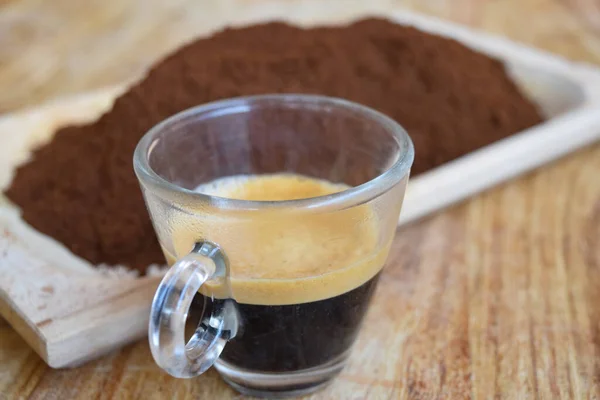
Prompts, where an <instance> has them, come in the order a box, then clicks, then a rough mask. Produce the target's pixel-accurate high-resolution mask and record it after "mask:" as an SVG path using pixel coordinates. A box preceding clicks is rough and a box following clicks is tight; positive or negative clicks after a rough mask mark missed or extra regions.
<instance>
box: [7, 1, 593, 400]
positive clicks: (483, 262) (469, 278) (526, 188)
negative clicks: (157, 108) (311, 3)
mask: <svg viewBox="0 0 600 400" xmlns="http://www.w3.org/2000/svg"><path fill="white" fill-rule="evenodd" d="M259 1H264V0H246V1H243V2H241V3H240V2H239V1H238V2H234V1H227V2H222V4H225V5H223V7H225V6H227V7H234V6H239V7H243V6H244V4H246V3H250V2H259ZM141 3H142V2H140V3H139V4H138V3H136V2H135V1H133V0H128V1H117V0H110V1H108V0H106V1H90V2H86V7H83V6H81V5H80V4H81V3H79V2H76V1H75V0H55V1H54V2H39V1H29V0H26V1H12V2H8V3H6V4H3V3H0V30H2V31H3V32H7V34H0V86H1V87H3V89H5V90H3V91H2V93H0V109H1V110H11V109H14V108H16V107H21V106H31V105H34V104H38V103H40V102H43V101H45V100H47V99H50V98H54V97H56V96H62V95H65V94H68V93H73V92H78V91H84V90H88V89H91V88H94V87H98V86H103V85H106V84H108V83H113V82H117V81H119V80H123V79H132V78H134V77H135V76H136V74H140V73H141V71H143V70H144V68H145V67H146V65H147V64H148V63H149V62H150V61H151V60H153V59H154V57H157V56H158V55H159V54H160V53H161V52H163V51H166V49H168V48H170V46H172V45H173V44H174V43H177V42H178V41H180V40H183V39H182V37H181V36H178V35H180V34H181V32H182V31H183V30H181V31H178V28H173V27H174V26H176V25H177V24H178V23H181V21H183V20H185V12H187V10H188V9H187V8H185V7H186V2H184V1H182V0H179V1H174V2H169V3H168V4H169V7H170V8H169V10H170V11H169V12H167V11H165V10H162V11H161V12H155V11H151V7H150V6H148V8H146V7H144V10H145V11H143V10H142V11H140V10H141ZM149 3H155V2H144V4H149ZM190 3H191V2H190ZM238 3H239V4H238ZM242 3H243V4H242ZM396 3H398V2H396ZM400 3H403V4H405V5H407V6H409V7H411V8H414V9H416V10H419V11H425V12H429V13H432V14H435V15H438V16H444V17H447V18H450V19H454V20H457V21H460V22H463V23H469V24H471V25H474V26H478V27H482V28H484V29H486V30H490V31H493V32H501V33H504V34H506V35H508V36H510V37H512V38H514V39H518V40H521V41H524V42H528V43H532V44H536V45H538V46H540V47H544V48H546V49H549V50H553V51H556V52H559V53H562V54H563V55H566V56H568V57H570V58H573V59H577V60H587V61H591V62H600V35H599V34H598V33H597V28H598V26H597V25H596V24H595V22H594V21H597V17H593V16H594V14H593V11H589V10H591V8H589V9H584V8H581V6H580V4H584V3H585V4H587V3H586V2H581V1H580V2H576V1H572V2H569V1H564V2H561V1H552V0H521V1H516V0H505V1H502V2H492V1H475V0H473V1H466V0H463V1H461V2H454V1H452V2H451V1H437V0H428V1H414V0H413V1H401V2H400ZM459 3H460V4H459ZM164 4H166V2H165V3H164ZM220 4H221V3H220ZM164 7H167V6H164ZM198 7H199V6H198ZM211 7H216V6H214V5H213V6H211ZM190 8H193V7H190ZM207 9H209V7H207ZM580 10H586V11H584V12H582V11H580ZM189 12H194V11H193V10H189ZM195 12H199V11H195ZM207 14H210V13H209V12H208V11H207ZM139 18H142V19H145V21H146V22H147V23H146V25H144V24H142V25H143V26H146V28H145V29H144V30H136V31H135V32H133V31H131V32H130V31H128V29H129V28H128V27H129V26H139V25H137V24H129V22H128V21H132V20H133V19H139ZM6 21H9V22H10V23H9V24H6V23H5V22H6ZM58 26H60V29H58V28H56V27H58ZM55 28H56V29H55ZM117 31H118V32H120V33H119V35H120V37H121V38H123V40H119V41H118V42H116V43H115V42H114V41H111V40H110V38H114V37H115V36H113V35H116V33H115V32H117ZM177 32H179V33H177ZM181 35H183V34H181ZM49 41H54V42H53V43H56V42H59V43H62V45H61V46H59V48H60V49H61V52H60V53H59V54H48V53H44V50H43V49H44V48H45V43H48V42H49ZM6 43H11V44H14V43H18V44H20V45H22V46H26V49H27V51H19V52H16V51H13V50H10V49H12V48H13V46H12V45H11V46H5V44H6ZM110 43H113V44H112V46H114V47H115V53H114V54H115V56H114V57H106V58H103V57H101V56H100V55H101V54H102V52H103V51H104V49H105V48H106V46H109V44H110ZM36 57H39V60H40V62H39V64H40V65H43V66H44V68H46V69H44V68H42V69H41V70H39V71H38V70H36V71H32V70H28V69H27V68H25V66H29V65H30V63H31V60H32V58H36ZM48 57H49V60H48V62H47V63H45V60H46V58H48ZM25 58H27V62H25V61H23V60H24V59H25ZM115 59H118V60H119V62H118V63H115V62H114V60H115ZM566 134H567V133H566ZM599 170H600V146H592V147H590V148H588V149H586V150H584V151H581V152H579V153H577V154H575V155H573V156H570V157H568V158H566V159H564V160H562V161H560V162H558V163H555V164H553V165H551V166H549V167H547V168H544V169H542V170H540V171H538V172H536V173H534V174H530V175H528V176H527V177H525V178H522V179H519V180H516V181H514V182H512V183H510V184H507V185H504V186H502V187H500V188H497V189H495V190H493V191H490V192H487V193H485V194H484V195H481V196H478V197H476V198H474V199H472V200H470V201H468V202H466V203H464V204H462V205H460V206H457V207H454V208H452V209H450V210H448V211H446V212H444V213H441V214H438V215H436V216H434V217H432V218H429V219H427V220H425V221H422V222H421V223H419V224H414V225H412V226H408V227H405V228H403V229H401V230H399V232H398V235H397V236H398V238H397V240H396V242H395V245H394V248H393V250H392V254H391V255H390V262H389V265H388V266H387V268H386V270H385V275H384V279H382V283H381V285H380V287H379V289H378V292H377V295H376V298H375V300H374V304H373V307H372V309H371V312H370V313H369V315H368V321H367V323H366V326H365V329H364V330H363V332H362V334H361V337H360V339H359V343H358V345H357V348H356V351H355V352H354V354H353V356H352V359H351V363H350V365H349V366H348V368H347V369H346V370H345V371H344V372H343V374H342V375H341V376H340V378H339V379H338V380H336V381H335V382H334V384H333V385H332V386H331V387H329V388H328V389H326V390H325V391H324V392H321V393H319V394H317V395H314V396H313V397H312V398H314V399H430V398H444V399H461V398H475V399H489V398H502V399H528V398H540V399H554V398H557V399H562V398H564V399H570V398H573V399H596V398H600V250H599V249H600V179H599V178H598V171H599ZM0 365H1V366H2V368H0V398H7V399H17V398H28V397H29V398H32V399H90V398H101V399H104V398H140V399H155V398H156V399H159V398H177V399H213V398H219V399H228V398H230V399H233V398H239V396H238V395H237V394H236V393H235V392H234V391H233V390H231V389H229V388H228V387H227V386H226V385H225V384H224V383H223V382H222V381H221V380H220V379H219V377H218V375H217V374H216V373H215V372H214V371H211V372H209V373H208V374H206V375H204V376H202V377H200V378H198V379H193V380H176V379H172V378H169V377H168V376H167V375H165V374H164V373H162V372H160V371H159V370H158V368H157V367H156V366H155V365H154V363H153V361H152V358H151V355H150V353H149V350H148V346H147V343H146V341H141V342H139V343H137V344H135V345H131V346H128V347H126V348H124V349H122V350H121V351H118V352H115V353H114V354H112V355H111V356H108V357H105V358H102V359H100V360H98V361H95V362H92V363H89V364H86V365H84V366H82V367H79V368H76V369H72V370H52V369H50V368H49V367H47V366H46V364H45V363H44V362H43V361H42V360H41V359H40V358H39V357H38V356H37V355H36V354H35V353H34V352H33V350H31V349H30V348H29V347H28V346H27V345H26V343H25V342H24V341H23V339H21V338H20V337H19V336H18V335H17V334H16V333H15V332H14V331H13V330H12V329H11V328H10V327H9V326H7V325H6V324H1V323H0Z"/></svg>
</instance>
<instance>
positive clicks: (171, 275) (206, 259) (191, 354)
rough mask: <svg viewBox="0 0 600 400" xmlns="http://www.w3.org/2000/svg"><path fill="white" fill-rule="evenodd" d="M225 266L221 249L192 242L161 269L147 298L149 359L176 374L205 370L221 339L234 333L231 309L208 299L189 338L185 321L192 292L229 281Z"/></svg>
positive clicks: (230, 305)
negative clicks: (149, 304)
mask: <svg viewBox="0 0 600 400" xmlns="http://www.w3.org/2000/svg"><path fill="white" fill-rule="evenodd" d="M228 272H229V271H228V264H227V259H226V258H225V255H224V254H223V252H222V251H221V249H220V248H219V247H218V246H217V245H215V244H214V243H210V242H198V243H196V245H195V246H194V248H193V249H192V251H191V252H190V253H189V254H188V255H186V256H185V257H183V258H181V259H179V260H177V262H176V263H175V264H173V266H172V267H171V268H170V269H169V271H168V272H167V273H166V275H165V276H164V278H163V279H162V281H161V282H160V285H159V286H158V289H157V290H156V294H155V295H154V300H153V301H152V309H151V310H150V323H149V325H148V341H149V343H150V350H151V351H152V356H153V357H154V360H155V361H156V363H157V364H158V366H160V367H161V368H162V369H164V370H165V371H166V372H168V373H169V374H170V375H172V376H174V377H177V378H191V377H194V376H198V375H200V374H202V373H203V372H204V371H206V370H207V369H208V368H210V367H211V366H212V365H213V363H214V362H215V360H216V359H217V358H219V355H220V354H221V352H222V351H223V348H224V347H225V344H226V343H227V341H228V340H229V339H231V338H233V337H234V336H235V334H236V333H237V326H238V323H237V322H238V320H237V312H236V309H235V305H234V302H233V301H232V300H224V301H219V302H215V301H214V299H212V298H209V297H206V300H205V301H209V302H212V307H210V308H211V309H212V312H211V313H210V315H203V316H202V319H201V322H200V323H199V325H198V327H197V328H196V330H195V332H194V334H193V335H192V337H191V339H190V340H189V342H188V343H187V344H186V343H185V323H186V319H187V315H188V311H189V308H190V305H191V303H192V300H193V299H194V296H195V295H196V293H198V291H199V290H200V288H201V287H202V285H203V284H204V283H205V282H206V281H208V280H213V279H224V280H225V284H227V285H228V284H229V281H228V280H229V273H228Z"/></svg>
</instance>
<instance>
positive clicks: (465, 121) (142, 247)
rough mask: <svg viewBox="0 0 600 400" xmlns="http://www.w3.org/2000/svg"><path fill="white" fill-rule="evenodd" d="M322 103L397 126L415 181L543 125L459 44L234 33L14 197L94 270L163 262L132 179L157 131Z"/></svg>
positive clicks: (53, 151) (185, 56) (21, 176)
mask: <svg viewBox="0 0 600 400" xmlns="http://www.w3.org/2000/svg"><path fill="white" fill-rule="evenodd" d="M282 92H296V93H319V94H325V95H330V96H337V97H343V98H346V99H349V100H352V101H356V102H359V103H362V104H365V105H368V106H370V107H373V108H375V109H377V110H379V111H382V112H383V113H386V114H387V115H389V116H391V117H392V118H394V119H395V120H396V121H398V122H399V123H400V124H401V125H403V126H404V127H405V128H406V130H407V131H408V132H409V134H410V135H411V137H412V139H413V141H414V144H415V147H416V154H417V155H416V159H415V163H414V167H413V175H416V174H419V173H421V172H424V171H427V170H429V169H431V168H433V167H436V166H438V165H440V164H443V163H445V162H448V161H450V160H453V159H455V158H457V157H459V156H461V155H463V154H465V153H468V152H470V151H473V150H475V149H477V148H480V147H482V146H485V145H487V144H489V143H492V142H494V141H496V140H499V139H502V138H504V137H506V136H508V135H511V134H513V133H515V132H518V131H520V130H523V129H525V128H528V127H530V126H532V125H534V124H537V123H539V122H540V121H541V118H540V115H539V114H538V112H537V110H536V108H535V106H534V105H533V104H532V103H531V102H530V101H528V100H527V99H525V98H524V97H523V96H522V95H521V94H520V93H519V91H518V89H517V87H516V86H515V84H514V83H513V82H512V81H511V80H510V78H509V77H508V76H507V74H506V73H505V71H504V68H503V66H502V64H501V63H500V62H498V61H496V60H493V59H491V58H489V57H487V56H484V55H482V54H479V53H476V52H474V51H472V50H470V49H468V48H466V47H464V46H463V45H461V44H459V43H458V42H455V41H453V40H448V39H445V38H441V37H437V36H433V35H430V34H426V33H423V32H421V31H418V30H416V29H413V28H408V27H402V26H399V25H396V24H393V23H390V22H387V21H385V20H381V19H367V20H363V21H360V22H357V23H354V24H352V25H349V26H346V27H321V28H316V29H308V30H304V29H300V28H295V27H292V26H288V25H286V24H282V23H269V24H265V25H258V26H252V27H248V28H243V29H226V30H224V31H222V32H219V33H217V34H215V35H213V36H212V37H210V38H205V39H200V40H197V41H196V42H194V43H191V44H189V45H187V46H185V47H184V48H182V49H180V50H178V51H177V52H176V53H174V54H172V55H171V56H170V57H168V58H167V59H166V60H164V61H163V62H161V63H159V64H158V65H156V66H155V67H154V68H153V69H152V70H151V71H150V72H149V74H148V75H147V77H146V78H145V79H144V80H143V81H141V82H139V83H138V84H137V85H135V86H134V87H132V88H131V89H130V90H129V91H128V92H127V93H125V94H124V95H122V96H121V97H120V98H119V99H117V101H116V102H115V104H114V107H113V109H112V110H111V111H110V112H108V113H106V114H105V115H104V116H102V117H101V118H100V119H99V120H98V121H97V122H96V123H94V124H90V125H87V126H82V127H68V128H64V129H61V130H60V131H59V132H58V133H57V134H56V136H55V138H54V139H53V141H52V142H51V143H50V144H48V145H46V146H44V147H42V148H40V149H38V150H37V151H36V152H35V154H34V156H33V158H32V160H31V161H30V162H29V163H27V164H25V165H23V166H22V167H20V168H19V169H18V171H17V173H16V176H15V178H14V180H13V182H12V186H11V187H10V188H9V189H8V191H7V192H6V194H7V196H8V197H9V198H10V199H11V200H12V201H13V202H15V203H16V204H17V205H18V206H20V207H21V209H22V212H23V218H24V219H25V221H27V222H28V223H29V224H30V225H31V226H33V227H34V228H36V229H37V230H38V231H40V232H43V233H45V234H47V235H50V236H52V237H54V238H55V239H57V240H59V241H60V242H62V243H64V244H65V245H66V246H67V247H68V248H69V249H70V250H71V251H72V252H73V253H75V254H77V255H79V256H81V257H83V258H85V259H87V260H88V261H90V262H91V263H93V264H101V263H105V264H109V265H114V264H121V265H128V266H130V267H132V268H136V269H138V270H140V271H144V270H145V269H146V267H147V266H148V265H150V264H154V263H159V264H162V263H164V258H163V255H162V253H161V251H160V248H159V245H158V243H157V241H156V238H155V235H154V232H153V229H152V225H151V223H150V220H149V218H148V214H147V212H146V208H145V205H144V202H143V199H142V196H141V193H140V189H139V186H138V182H137V180H136V177H135V176H134V173H133V169H132V154H133V150H134V148H135V146H136V143H137V142H138V140H139V139H140V137H141V136H142V135H143V134H144V133H145V132H146V131H147V130H148V129H149V128H151V127H152V126H153V125H154V124H156V123H158V122H159V121H161V120H163V119H165V118H167V117H168V116H170V115H172V114H174V113H176V112H178V111H181V110H183V109H186V108H189V107H192V106H195V105H198V104H201V103H205V102H208V101H212V100H216V99H222V98H227V97H233V96H240V95H250V94H260V93H282Z"/></svg>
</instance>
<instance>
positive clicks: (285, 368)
mask: <svg viewBox="0 0 600 400" xmlns="http://www.w3.org/2000/svg"><path fill="white" fill-rule="evenodd" d="M413 157H414V151H413V146H412V143H411V141H410V138H409V137H408V135H407V134H406V132H405V131H404V130H403V129H402V128H401V127H400V126H399V125H398V124H397V123H396V122H394V121H393V120H391V119H390V118H388V117H386V116H385V115H383V114H381V113H379V112H376V111H374V110H372V109H369V108H367V107H364V106H361V105H358V104H354V103H351V102H348V101H344V100H340V99H334V98H328V97H323V96H314V95H264V96H253V97H242V98H236V99H230V100H224V101H218V102H214V103H210V104H206V105H202V106H199V107H195V108H192V109H189V110H187V111H184V112H182V113H180V114H177V115H175V116H173V117H170V118H169V119H167V120H165V121H163V122H162V123H160V124H159V125H157V126H155V127H154V128H152V129H151V130H150V131H149V132H148V133H147V134H146V135H145V136H144V137H143V138H142V139H141V141H140V143H139V144H138V146H137V148H136V150H135V156H134V166H135V172H136V174H137V176H138V179H139V180H140V183H141V187H142V191H143V194H144V198H145V200H146V204H147V207H148V210H149V212H150V216H151V218H152V221H153V224H154V228H155V230H156V234H157V236H158V240H159V242H160V244H161V246H162V248H163V251H164V254H165V256H166V258H167V261H168V263H169V264H170V265H171V267H170V269H169V270H168V272H167V273H166V275H165V276H164V278H163V279H162V282H161V283H160V286H159V287H158V289H157V292H156V295H155V297H154V301H153V303H152V309H151V314H150V323H149V329H148V334H149V342H150V348H151V350H152V355H153V357H154V360H155V361H156V363H157V364H158V365H159V366H160V367H161V368H163V369H164V370H165V371H167V372H168V373H169V374H171V375H173V376H175V377H181V378H189V377H194V376H197V375H200V374H201V373H203V372H204V371H206V370H207V369H208V368H209V367H211V366H212V365H214V366H215V367H216V369H217V370H218V372H219V373H220V374H221V376H222V377H223V378H224V379H225V381H227V382H228V383H229V384H230V385H231V386H233V387H234V388H235V389H237V390H238V391H240V392H242V393H244V394H249V395H253V396H264V397H285V396H297V395H302V394H306V393H309V392H312V391H315V390H317V389H318V388H320V387H322V386H324V385H326V384H327V383H328V382H330V381H331V379H332V378H334V377H335V376H336V375H337V374H338V373H339V372H340V371H341V370H342V368H343V367H344V364H345V363H346V360H347V358H348V355H349V352H350V349H351V347H352V344H353V342H354V341H355V339H356V337H357V334H358V332H359V329H360V326H361V323H362V321H363V318H364V316H365V313H366V311H367V308H368V306H369V302H370V299H371V297H372V295H373V292H374V290H375V287H376V285H377V281H378V280H379V279H380V275H381V274H380V271H381V269H382V268H383V266H384V264H385V261H386V258H387V254H388V250H389V248H390V244H391V242H392V239H393V237H394V233H395V229H396V224H397V221H398V216H399V213H400V208H401V205H402V200H403V197H404V191H405V187H406V183H407V181H408V176H409V171H410V167H411V165H412V162H413ZM194 318H195V319H197V321H198V324H197V327H196V326H194V330H193V332H191V333H190V332H188V333H189V334H187V333H186V321H187V322H188V328H189V321H190V320H192V319H194ZM188 331H189V329H188ZM188 336H189V338H188Z"/></svg>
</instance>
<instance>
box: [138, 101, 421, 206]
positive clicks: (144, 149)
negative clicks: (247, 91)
mask: <svg viewBox="0 0 600 400" xmlns="http://www.w3.org/2000/svg"><path fill="white" fill-rule="evenodd" d="M269 102H278V103H282V104H289V105H293V104H295V105H297V106H305V107H306V106H307V105H310V106H312V107H313V108H314V107H315V106H329V107H332V108H337V109H345V110H348V111H351V112H354V113H356V114H358V115H360V116H361V117H363V118H368V119H370V120H371V121H373V122H375V123H378V124H379V125H381V126H382V127H384V128H385V129H386V130H387V131H389V132H390V133H391V134H392V136H393V138H394V139H395V140H396V142H397V143H398V146H399V150H398V152H399V155H398V159H397V160H396V161H395V162H394V164H393V165H392V166H390V167H389V168H388V169H386V170H385V171H383V172H382V173H380V174H379V175H377V176H376V177H374V178H373V179H370V180H369V181H367V182H364V183H362V184H360V185H357V186H353V187H350V188H348V189H345V190H342V191H340V192H336V193H332V194H329V195H324V196H317V197H309V198H304V199H294V200H276V201H271V200H269V201H258V200H241V199H232V198H227V197H219V196H214V195H208V194H204V193H200V192H196V191H193V190H190V189H187V188H184V187H181V186H179V185H177V184H175V183H172V182H169V181H168V180H167V179H164V178H163V177H161V176H160V175H158V174H157V173H156V172H155V171H154V170H153V169H152V167H150V165H149V160H148V158H149V157H148V155H149V152H150V151H151V150H152V149H151V147H152V144H153V139H154V138H155V137H156V135H157V134H158V133H159V132H161V131H162V130H164V129H165V128H166V127H168V126H172V125H173V124H174V123H175V124H176V123H177V122H180V121H184V120H186V119H187V118H190V117H193V116H197V115H201V114H210V113H215V112H216V111H219V110H221V111H223V110H229V112H230V113H233V112H244V111H248V110H250V109H251V106H252V105H255V104H260V103H269ZM217 115H223V114H222V113H218V114H217ZM413 160H414V147H413V143H412V141H411V139H410V137H409V135H408V133H407V132H406V131H405V130H404V128H403V127H402V126H401V125H400V124H398V123H397V122H396V121H394V120H393V119H391V118H390V117H388V116H387V115H385V114H383V113H381V112H379V111H376V110H374V109H372V108H370V107H367V106H364V105H362V104H358V103H354V102H352V101H349V100H344V99H340V98H336V97H329V96H323V95H313V94H263V95H253V96H241V97H233V98H227V99H222V100H217V101H213V102H209V103H204V104H201V105H198V106H194V107H191V108H188V109H186V110H183V111H180V112H179V113H176V114H174V115H172V116H170V117H168V118H166V119H164V120H163V121H161V122H159V123H158V124H156V125H154V126H153V127H152V128H150V130H149V131H148V132H146V133H145V134H144V136H142V138H141V139H140V141H139V142H138V144H137V146H136V148H135V151H134V155H133V166H134V171H135V173H136V175H137V177H138V179H139V180H140V182H141V183H142V185H144V186H148V187H150V188H152V190H153V191H154V193H157V194H162V196H161V197H163V196H166V197H167V199H169V198H170V199H172V198H173V196H177V199H179V200H182V201H185V202H195V203H202V204H205V205H208V206H212V207H215V208H218V209H226V210H239V211H244V210H246V211H254V210H269V209H271V210H275V209H296V210H311V211H326V210H333V209H340V208H348V207H351V206H354V205H358V204H363V203H365V202H367V201H369V200H372V199H374V198H376V197H378V196H380V195H381V194H383V193H385V192H387V191H388V190H389V189H391V188H392V187H393V186H394V185H396V184H397V183H398V182H400V181H401V180H402V179H403V178H404V177H405V176H406V175H407V174H408V173H409V171H410V168H411V166H412V163H413ZM282 172H283V171H282ZM163 198H165V197H163Z"/></svg>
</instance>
